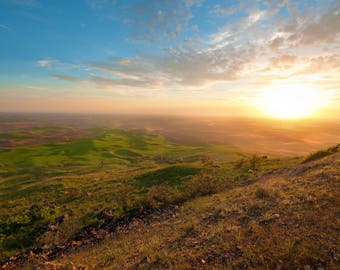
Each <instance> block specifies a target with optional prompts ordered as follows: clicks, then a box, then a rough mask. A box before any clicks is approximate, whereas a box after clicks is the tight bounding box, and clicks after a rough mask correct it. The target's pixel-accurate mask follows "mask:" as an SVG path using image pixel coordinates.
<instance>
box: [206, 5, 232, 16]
mask: <svg viewBox="0 0 340 270" xmlns="http://www.w3.org/2000/svg"><path fill="white" fill-rule="evenodd" d="M235 12H236V8H235V7H233V6H221V5H215V6H214V8H213V9H212V10H211V11H210V13H211V15H218V16H223V15H232V14H233V13H235Z"/></svg>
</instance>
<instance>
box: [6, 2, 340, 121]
mask: <svg viewBox="0 0 340 270" xmlns="http://www.w3.org/2000/svg"><path fill="white" fill-rule="evenodd" d="M300 86H302V87H303V89H307V90H308V88H311V89H313V91H314V90H315V89H317V91H319V92H320V93H322V95H324V96H327V97H328V99H327V106H326V105H325V106H323V108H320V109H319V116H323V117H333V118H337V117H339V115H340V0H301V1H293V0H264V1H256V0H244V1H227V0H226V1H214V0H182V1H179V0H162V1H161V0H145V1H141V0H129V1H123V0H122V1H119V0H82V1H80V0H72V1H69V0H67V1H66V0H58V1H55V0H44V1H43V0H0V111H1V112H91V113H141V114H143V113H145V114H164V113H165V114H209V115H210V114H211V115H215V114H216V115H226V116H231V115H232V116H234V115H249V116H250V115H254V114H257V113H258V114H261V112H260V109H259V107H261V105H259V103H261V102H259V100H260V99H261V95H262V94H263V93H266V91H267V92H268V91H275V89H277V88H280V89H287V95H289V94H290V93H292V91H295V90H296V89H299V87H300ZM280 91H281V90H280ZM284 91H285V90H284ZM302 99H303V97H302ZM262 101H263V100H262ZM267 102H271V101H267ZM282 102H286V103H287V107H289V106H290V104H289V103H290V101H289V99H288V100H282ZM301 102H303V100H301V101H300V103H301ZM320 107H321V106H320Z"/></svg>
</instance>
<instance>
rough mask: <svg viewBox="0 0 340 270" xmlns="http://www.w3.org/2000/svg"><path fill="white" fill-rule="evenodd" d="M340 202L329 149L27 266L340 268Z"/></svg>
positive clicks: (335, 159) (337, 165)
mask: <svg viewBox="0 0 340 270" xmlns="http://www.w3.org/2000/svg"><path fill="white" fill-rule="evenodd" d="M339 206H340V153H335V154H333V155H330V156H327V157H324V158H322V159H319V160H316V161H312V162H308V163H305V164H301V165H298V166H295V167H293V168H289V169H279V170H277V171H274V172H272V173H269V174H266V175H265V176H262V177H260V178H258V179H255V180H252V181H250V182H249V183H248V184H246V185H244V186H240V187H236V188H233V189H231V190H229V191H226V192H223V193H220V194H215V195H212V196H206V197H201V198H198V199H194V200H192V201H189V202H186V203H184V204H183V205H181V206H180V207H173V208H171V209H166V210H163V211H158V212H156V213H153V214H150V215H147V216H144V217H136V218H134V219H132V220H129V222H126V223H122V224H121V225H120V226H119V228H117V229H116V230H115V231H114V232H112V233H111V234H108V233H107V232H105V227H103V229H102V230H101V231H100V230H98V231H96V232H93V233H92V236H89V237H90V238H91V239H93V238H96V237H97V236H98V235H105V236H104V237H102V238H105V240H101V241H90V240H89V241H88V244H84V242H86V241H85V240H86V239H85V240H84V239H82V240H79V241H73V242H72V243H71V244H70V248H68V249H65V250H64V251H62V252H55V253H54V254H53V256H50V255H48V254H47V253H44V252H41V251H37V254H35V253H34V251H31V253H30V254H29V256H28V257H27V262H26V264H25V269H31V268H34V267H36V269H169V268H170V269H221V268H225V269H297V268H299V269H339V267H340V264H339V263H340V261H339V260H340V245H339V243H340V236H339V228H340V226H339V225H340V219H339V218H340V207H339ZM108 228H109V227H108ZM97 238H100V237H99V236H98V237H97ZM12 266H13V265H12ZM10 267H11V263H8V264H7V266H3V268H4V269H7V268H10Z"/></svg>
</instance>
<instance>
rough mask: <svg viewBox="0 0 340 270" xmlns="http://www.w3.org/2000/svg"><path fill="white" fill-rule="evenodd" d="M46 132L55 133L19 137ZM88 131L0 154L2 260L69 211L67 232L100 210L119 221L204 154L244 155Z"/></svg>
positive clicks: (191, 170)
mask: <svg viewBox="0 0 340 270" xmlns="http://www.w3.org/2000/svg"><path fill="white" fill-rule="evenodd" d="M64 129H67V128H61V130H64ZM51 130H52V131H53V132H54V131H55V130H58V128H56V127H55V128H53V129H46V130H44V129H42V128H40V129H33V130H32V131H28V132H27V131H25V132H23V133H25V134H27V133H29V134H32V133H37V132H38V133H43V134H50V132H51ZM16 133H17V134H19V133H20V132H17V131H16ZM93 133H95V134H97V136H96V137H92V138H82V139H76V140H73V141H69V142H65V141H62V142H54V143H48V144H35V145H28V146H22V147H15V148H13V149H9V150H3V151H0V261H1V260H3V259H5V258H6V257H8V256H9V255H11V254H14V253H16V252H18V251H21V250H24V249H26V248H27V247H30V246H32V245H36V243H37V240H38V236H39V235H38V234H37V233H36V231H37V229H38V228H39V227H42V226H44V225H46V224H48V223H50V222H51V221H53V219H54V218H55V217H58V216H60V215H63V214H69V216H70V222H73V223H74V224H73V225H72V226H70V228H69V229H68V230H69V231H68V232H67V233H66V235H70V234H72V233H74V232H75V231H77V230H79V229H80V228H81V227H84V226H87V225H88V224H91V223H96V222H98V220H97V219H96V218H95V216H96V214H97V213H98V212H100V211H101V210H103V209H105V208H110V209H112V210H113V212H114V214H115V215H116V216H120V215H122V214H124V212H125V211H127V210H129V209H131V208H134V207H138V205H139V204H141V203H145V202H143V200H144V201H145V197H146V196H148V191H149V189H150V188H151V187H152V186H154V185H160V184H164V185H165V186H169V187H171V188H173V190H174V192H176V190H177V189H181V188H182V186H183V183H184V182H185V181H187V179H188V177H190V175H194V174H197V173H198V172H199V170H200V168H201V167H202V164H201V162H200V157H201V156H202V155H203V154H209V155H210V156H212V157H213V158H215V159H219V160H221V161H223V162H230V161H231V160H235V159H237V158H239V157H241V156H245V155H244V154H243V153H241V152H240V151H239V150H238V149H237V148H234V147H231V146H197V145H179V144H175V143H172V142H169V141H166V140H165V139H164V138H163V137H162V136H160V135H150V134H144V133H140V132H132V131H123V130H112V129H97V130H91V134H93ZM5 135H6V134H5V133H3V134H2V135H1V136H2V137H6V136H5ZM12 135H13V134H12ZM12 135H11V136H10V137H11V138H12V140H14V141H13V144H14V145H15V144H16V143H18V145H20V142H21V140H22V136H17V137H15V136H12ZM8 136H9V135H8ZM25 136H26V135H25ZM15 140H17V141H15ZM226 170H229V168H226ZM181 196H182V195H181ZM60 237H62V236H60ZM65 237H66V236H65Z"/></svg>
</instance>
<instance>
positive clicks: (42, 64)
mask: <svg viewBox="0 0 340 270" xmlns="http://www.w3.org/2000/svg"><path fill="white" fill-rule="evenodd" d="M57 63H58V61H56V60H52V59H42V60H39V61H37V65H38V66H39V67H52V66H53V65H56V64H57Z"/></svg>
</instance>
